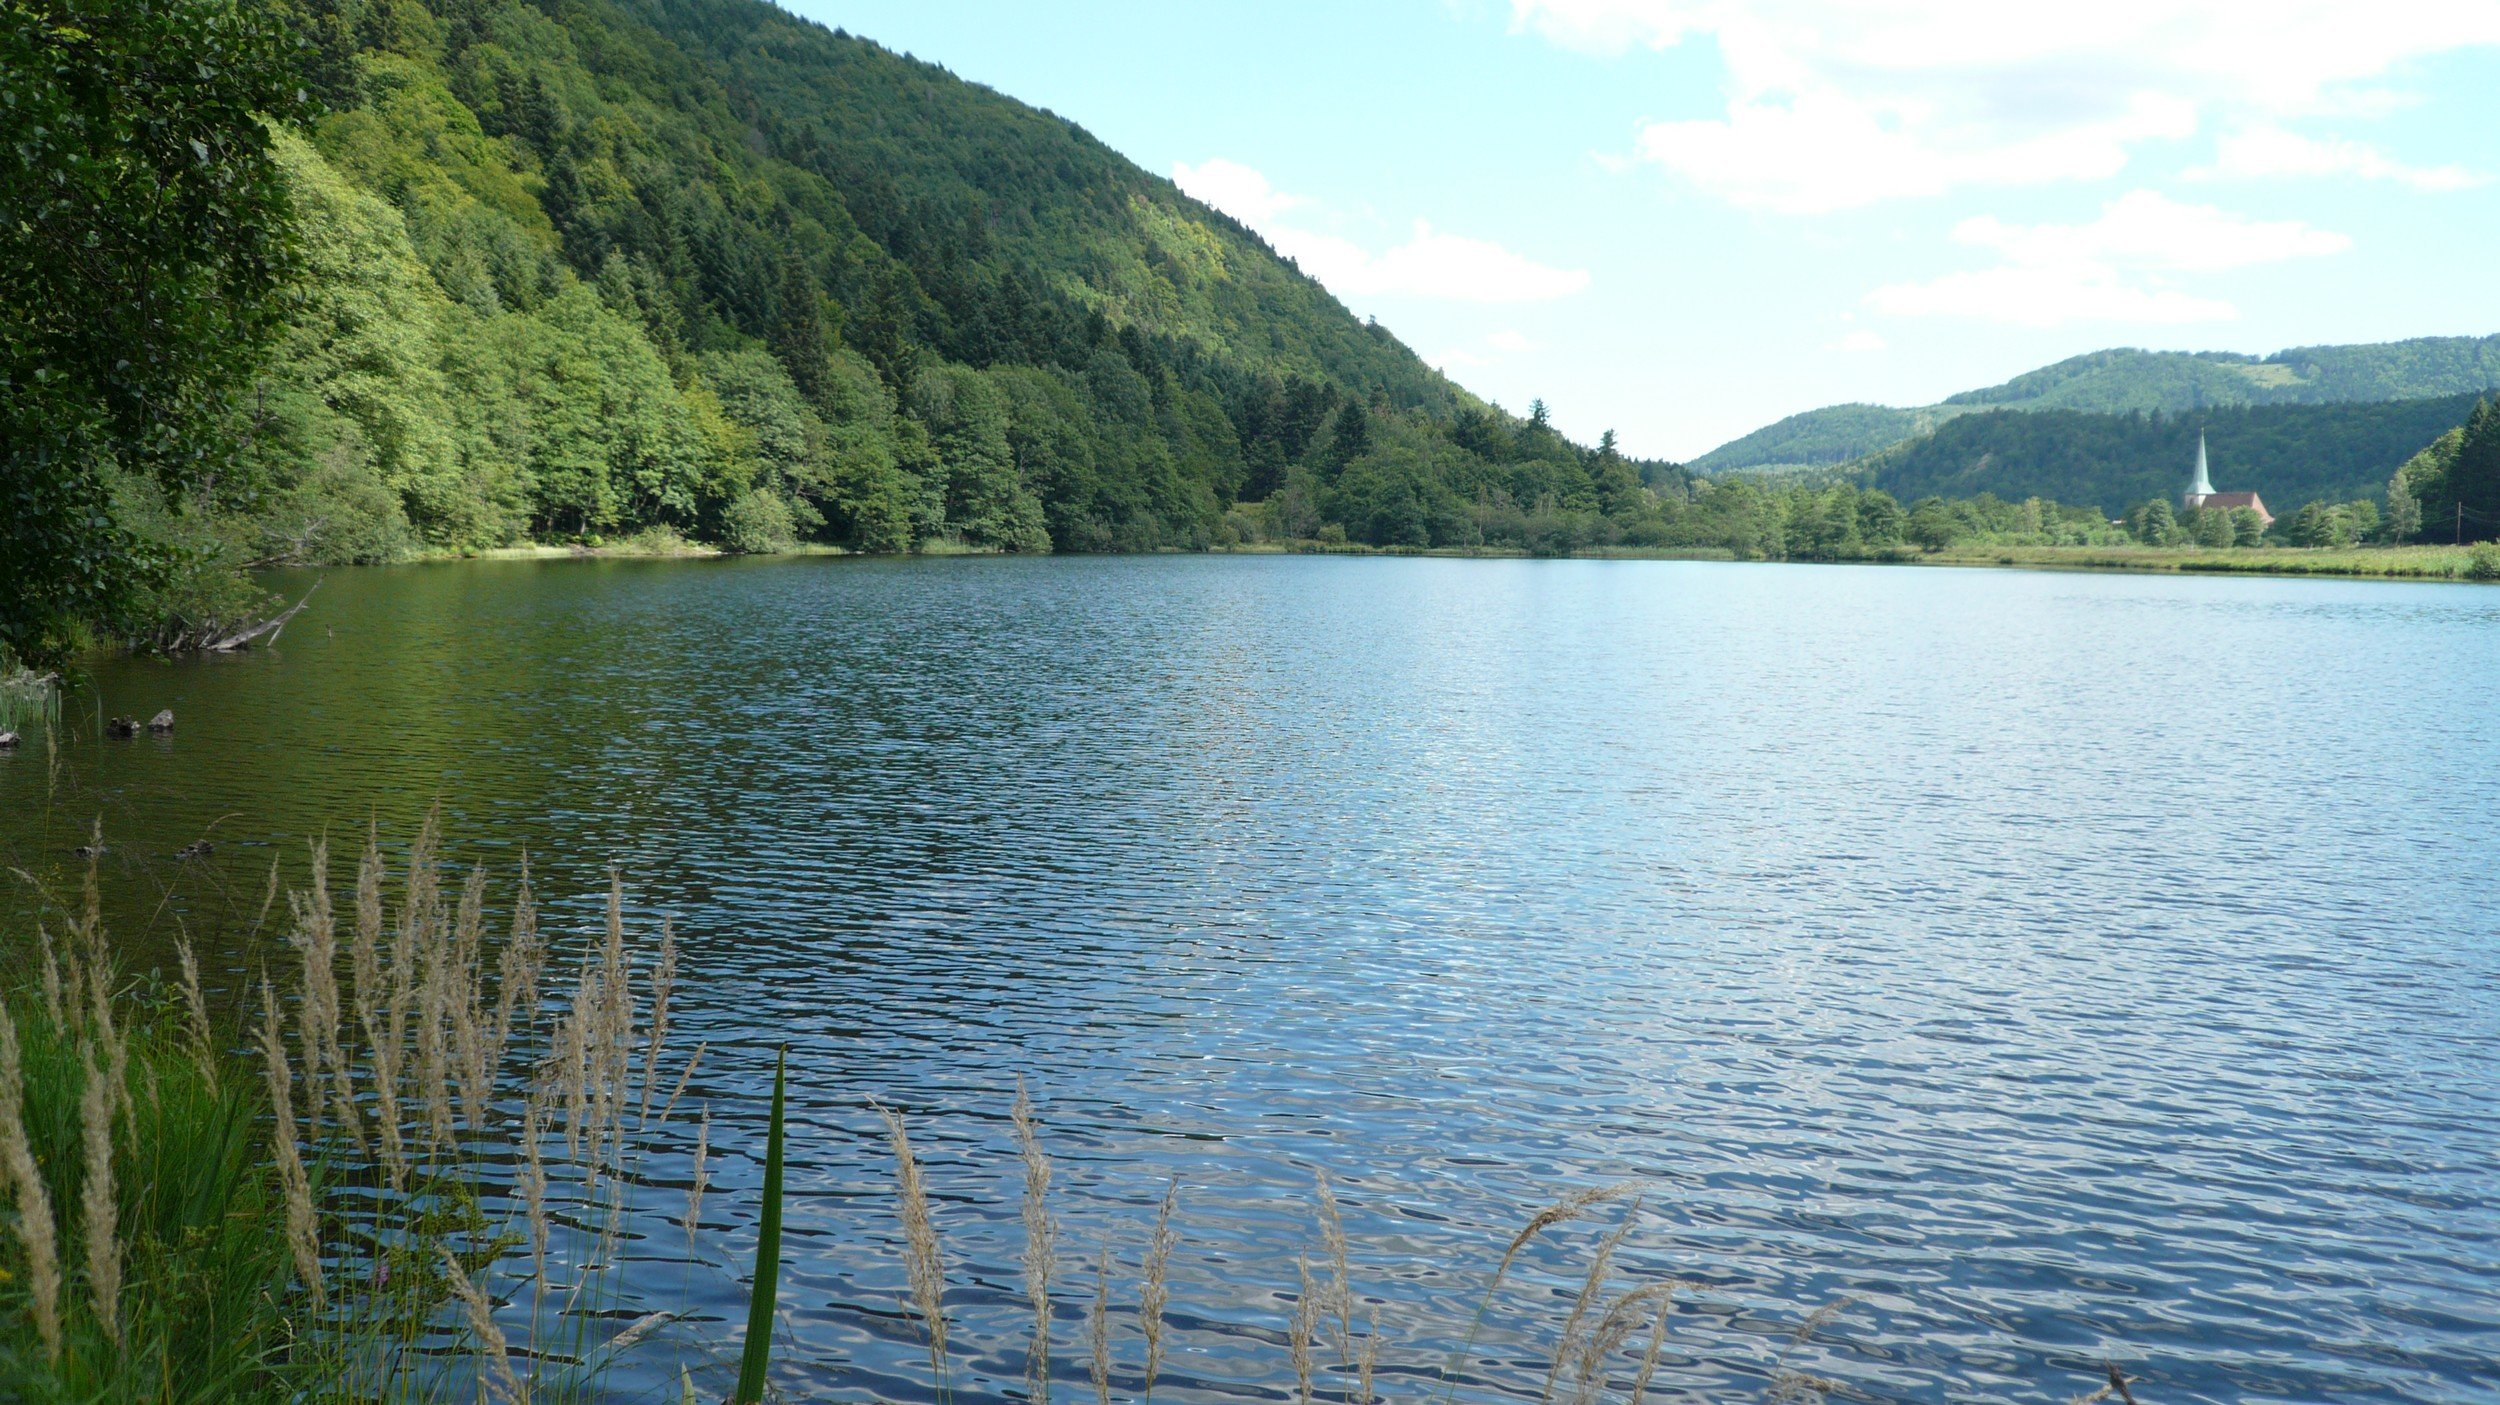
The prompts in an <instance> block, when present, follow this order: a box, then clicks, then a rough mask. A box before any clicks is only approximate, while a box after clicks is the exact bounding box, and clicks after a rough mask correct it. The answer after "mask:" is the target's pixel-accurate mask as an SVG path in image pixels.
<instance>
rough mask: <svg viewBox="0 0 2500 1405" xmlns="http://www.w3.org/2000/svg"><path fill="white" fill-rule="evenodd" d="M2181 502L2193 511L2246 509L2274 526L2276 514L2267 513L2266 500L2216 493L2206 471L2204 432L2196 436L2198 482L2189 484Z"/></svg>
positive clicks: (2244, 494) (2246, 495) (2255, 496)
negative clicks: (2197, 509)
mask: <svg viewBox="0 0 2500 1405" xmlns="http://www.w3.org/2000/svg"><path fill="white" fill-rule="evenodd" d="M2179 500H2180V501H2181V502H2183V503H2185V504H2187V506H2188V507H2189V508H2191V509H2194V508H2199V507H2211V508H2218V509H2220V510H2222V511H2224V512H2229V511H2230V510H2231V509H2233V508H2235V507H2244V508H2247V509H2248V510H2249V511H2251V512H2254V513H2256V514H2257V520H2258V521H2259V522H2261V523H2263V524H2265V525H2266V526H2268V527H2271V526H2273V525H2274V514H2273V513H2271V512H2268V511H2266V500H2265V499H2264V498H2261V497H2259V496H2257V495H2256V494H2255V493H2217V492H2215V491H2214V480H2213V477H2212V475H2211V474H2209V473H2208V472H2207V471H2206V466H2205V436H2204V433H2203V432H2202V431H2199V432H2198V434H2197V436H2196V481H2195V482H2193V483H2190V484H2188V490H2187V491H2186V492H2185V493H2183V494H2181V495H2180V498H2179Z"/></svg>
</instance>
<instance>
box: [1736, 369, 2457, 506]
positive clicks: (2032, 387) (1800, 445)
mask: <svg viewBox="0 0 2500 1405" xmlns="http://www.w3.org/2000/svg"><path fill="white" fill-rule="evenodd" d="M2495 387H2500V336H2488V337H2417V338H2414V339H2412V340H2409V341H2398V342H2381V343H2373V344H2364V345H2353V346H2304V347H2293V348H2290V349H2288V350H2284V351H2278V352H2276V353H2274V354H2273V355H2272V356H2263V357H2260V356H2248V355H2242V354H2239V353H2235V352H2220V351H2199V352H2185V351H2144V350H2140V349H2137V348H2133V347H2117V348H2112V349H2110V350H2106V351H2094V352H2087V353H2085V354H2084V355H2081V356H2072V357H2068V358H2067V359H2066V360H2063V361H2060V362H2057V363H2056V364H2054V365H2050V366H2043V367H2041V368H2039V369H2038V370H2034V371H2027V372H2025V373H2023V374H2022V375H2019V376H2016V377H2014V378H2013V379H2012V380H2009V381H2006V382H2005V383H2004V384H2002V385H1995V386H1989V387H1986V388H1984V389H1980V390H1968V391H1963V392H1961V393H1960V394H1957V395H1950V396H1947V397H1945V399H1944V400H1943V401H1941V402H1939V403H1938V404H1934V405H1927V406H1919V407H1912V408H1899V407H1894V406H1889V405H1866V404H1849V405H1831V406H1826V407H1824V408H1822V409H1819V410H1809V411H1806V412H1805V413H1803V414H1797V415H1791V416H1789V417H1788V418H1786V419H1783V420H1780V421H1779V422H1778V423H1776V424H1771V425H1766V426H1764V427H1763V428H1761V429H1757V430H1755V431H1754V432H1753V433H1751V434H1748V435H1745V436H1743V437H1742V438H1739V439H1734V440H1730V441H1729V442H1727V443H1725V444H1722V445H1720V446H1719V447H1718V448H1715V449H1713V450H1711V451H1710V452H1709V453H1707V454H1704V455H1702V456H1701V457H1699V458H1697V459H1695V460H1693V462H1692V464H1691V465H1690V466H1691V467H1692V468H1693V469H1694V470H1695V471H1697V472H1701V473H1724V472H1729V471H1732V470H1736V469H1746V468H1791V467H1836V466H1839V465H1843V464H1848V463H1852V462H1854V461H1856V460H1859V459H1863V458H1866V457H1868V456H1869V455H1872V454H1876V453H1879V452H1882V451H1884V450H1887V449H1891V448H1893V447H1894V446H1896V445H1899V444H1902V443H1903V442H1904V441H1906V440H1912V439H1916V438H1918V437H1920V436H1922V435H1927V434H1932V433H1934V432H1935V431H1936V430H1937V429H1938V428H1940V427H1941V426H1943V425H1944V424H1946V423H1947V422H1949V421H1951V420H1954V419H1956V418H1958V417H1960V416H1962V415H1966V414H1970V413H1972V412H1974V411H1979V410H2021V411H2033V410H2076V411H2083V412H2086V413H2093V414H2105V415H2107V414H2120V415H2123V414H2130V413H2140V414H2150V413H2157V412H2158V413H2165V414H2178V413H2183V412H2189V411H2195V410H2204V409H2219V408H2223V407H2229V406H2261V405H2334V404H2356V403H2380V402H2391V401H2400V400H2429V399H2434V398H2437V397H2441V396H2451V395H2471V394H2476V393H2480V392H2482V391H2486V390H2490V389H2493V388H2495Z"/></svg>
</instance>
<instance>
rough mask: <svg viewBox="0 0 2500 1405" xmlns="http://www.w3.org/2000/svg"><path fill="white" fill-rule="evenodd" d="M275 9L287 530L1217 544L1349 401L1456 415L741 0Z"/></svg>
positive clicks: (1162, 197)
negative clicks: (292, 71) (645, 531)
mask: <svg viewBox="0 0 2500 1405" xmlns="http://www.w3.org/2000/svg"><path fill="white" fill-rule="evenodd" d="M300 4H301V6H302V9H303V15H302V27H303V29H304V30H305V32H307V33H308V34H310V35H311V36H312V37H313V38H314V41H315V49H314V59H313V74H312V77H313V80H314V82H315V84H316V85H317V86H318V87H319V88H320V89H321V90H322V96H323V97H324V98H326V100H327V102H328V104H329V106H330V108H331V111H330V112H329V113H328V114H327V115H326V116H323V117H321V118H320V119H319V120H318V121H317V122H316V123H315V124H314V125H313V127H312V129H311V130H310V131H309V133H307V136H308V137H309V140H308V141H295V140H288V141H285V142H284V143H282V158H283V162H284V165H285V167H286V170H287V173H288V177H289V182H290V185H291V187H292V188H293V191H294V193H295V195H296V199H297V205H298V212H299V215H300V217H301V221H302V224H303V227H304V230H305V234H306V244H307V247H308V250H309V252H310V256H311V263H312V272H313V275H314V276H313V278H312V280H311V286H310V289H309V292H310V297H309V299H308V302H307V305H306V308H305V310H304V312H303V314H302V315H300V316H299V317H297V318H296V319H295V325H294V328H293V332H292V334H291V335H290V337H289V338H288V340H287V342H286V344H285V346H284V347H283V348H282V352H281V356H280V358H279V363H278V365H277V367H276V369H275V371H274V373H273V374H272V375H271V377H270V381H271V385H270V387H269V390H268V393H267V394H266V396H265V399H266V400H267V401H268V402H269V403H270V404H272V405H274V406H275V407H276V408H275V410H274V412H273V413H272V414H271V415H270V416H269V417H268V418H269V421H270V422H269V423H268V425H267V426H266V427H265V429H264V431H263V432H261V433H260V434H258V435H257V436H256V440H255V442H256V445H257V448H258V451H259V456H260V460H261V463H262V467H263V470H264V473H265V476H266V477H267V478H268V479H269V480H270V481H272V482H273V483H275V484H277V485H279V487H280V489H281V491H280V493H279V495H278V497H279V500H280V502H281V507H280V509H279V510H278V511H277V512H276V514H275V516H274V519H273V524H272V527H271V535H272V537H273V539H274V540H275V541H276V543H277V547H278V550H277V553H276V554H279V555H292V556H309V557H313V558H321V557H325V556H328V557H336V556H342V555H344V556H348V557H353V558H369V557H374V556H380V555H387V554H390V552H391V551H392V550H394V549H396V548H397V547H398V546H399V545H401V544H403V543H407V542H417V543H424V544H430V545H434V546H438V547H474V546H491V545H497V544H501V543H504V542H509V541H516V540H519V539H522V538H524V537H535V538H542V539H543V538H549V537H580V536H595V535H599V534H603V533H611V534H612V533H618V532H626V531H632V530H637V529H641V528H646V527H652V526H666V527H671V528H674V529H677V530H679V531H681V532H684V533H687V534H690V535H697V536H704V537H712V538H718V539H731V538H738V537H741V536H746V537H758V536H760V537H762V538H766V539H769V538H775V537H786V536H789V535H794V534H795V535H807V536H816V537H821V538H823V539H825V540H829V541H835V542H840V543H844V544H849V545H855V546H863V547H868V548H871V549H879V550H897V549H903V548H906V547H912V546H917V545H922V544H927V543H933V542H941V541H943V542H951V543H958V544H962V545H969V546H976V547H992V548H1005V549H1014V550H1034V549H1046V548H1049V547H1053V546H1056V547H1058V548H1061V549H1068V548H1106V547H1115V546H1117V547H1143V546H1155V545H1162V544H1182V543H1190V542H1203V541H1206V540H1208V539H1209V538H1210V537H1211V536H1212V535H1214V534H1215V533H1216V532H1217V531H1218V529H1219V526H1220V522H1221V517H1222V514H1223V512H1224V510H1225V509H1226V507H1227V506H1229V505H1230V504H1233V503H1235V502H1241V501H1257V500H1261V499H1264V498H1265V497H1267V496H1268V495H1269V494H1271V493H1273V492H1275V491H1277V490H1278V489H1280V488H1282V487H1283V486H1284V485H1285V482H1286V479H1287V478H1288V476H1289V474H1290V472H1291V470H1292V469H1293V468H1295V467H1296V466H1298V465H1300V464H1301V463H1302V462H1303V461H1304V460H1305V459H1306V457H1307V456H1308V455H1309V453H1310V452H1311V450H1312V448H1313V446H1314V445H1315V444H1319V443H1322V442H1323V441H1324V440H1325V438H1326V436H1325V435H1324V434H1323V430H1324V429H1326V427H1327V426H1328V424H1329V423H1330V421H1331V417H1332V416H1334V415H1336V414H1337V413H1338V412H1339V411H1340V409H1341V407H1343V406H1345V405H1348V404H1352V405H1356V406H1358V407H1361V409H1362V411H1363V412H1364V413H1372V412H1378V413H1382V414H1387V415H1392V416H1396V415H1409V416H1414V417H1417V418H1418V419H1419V420H1420V421H1425V422H1430V423H1434V424H1441V425H1448V424H1451V423H1454V421H1455V417H1456V416H1457V415H1458V413H1459V412H1460V411H1462V410H1467V411H1470V412H1472V413H1474V414H1476V415H1478V416H1480V417H1481V416H1483V414H1484V411H1483V408H1482V407H1481V406H1479V405H1477V404H1476V403H1475V402H1474V401H1473V400H1472V399H1471V397H1468V396H1467V395H1465V394H1464V393H1463V392H1461V391H1459V390H1458V389H1457V388H1456V387H1455V386H1453V385H1452V384H1450V383H1449V382H1448V381H1446V380H1445V379H1443V378H1442V377H1441V376H1440V375H1439V374H1438V373H1436V372H1434V371H1433V370H1431V369H1430V368H1429V367H1427V366H1425V365H1424V364H1423V363H1422V362H1421V361H1420V360H1418V359H1417V358H1416V357H1415V356H1414V355H1413V354H1412V353H1411V352H1410V351H1409V350H1408V349H1407V348H1406V347H1405V346H1404V345H1402V344H1401V343H1399V342H1398V341H1397V340H1396V339H1395V338H1394V337H1392V336H1390V335H1389V334H1388V333H1387V332H1385V331H1383V330H1381V329H1380V328H1379V327H1377V326H1374V325H1366V324H1364V323H1362V322H1359V321H1357V320H1356V319H1355V318H1354V317H1353V316H1352V315H1351V314H1349V313H1348V312H1347V311H1346V310H1345V309H1344V307H1342V306H1341V305H1340V304H1338V303H1337V301H1336V300H1335V299H1334V298H1332V297H1331V296H1329V294H1328V293H1327V292H1326V291H1325V290H1324V289H1322V288H1321V287H1320V286H1319V285H1318V284H1316V283H1314V282H1313V281H1311V280H1310V279H1308V278H1306V277H1304V276H1303V275H1302V274H1301V273H1300V272H1299V271H1298V270H1296V269H1295V268H1293V267H1292V266H1291V265H1289V264H1287V263H1286V262H1284V261H1283V260H1281V259H1279V258H1278V257H1276V256H1275V254H1274V253H1273V252H1272V251H1271V250H1269V249H1268V248H1267V247H1266V246H1265V245H1264V244H1263V243H1261V242H1260V241H1259V240H1258V239H1257V238H1256V237H1255V236H1253V235H1251V234H1250V233H1249V232H1248V231H1247V230H1245V229H1244V228H1242V227H1241V226H1240V225H1238V224H1237V223H1235V222H1234V221H1232V220H1230V219H1227V218H1225V217H1224V216H1222V215H1219V214H1217V213H1215V212H1214V211H1212V210H1209V209H1208V208H1206V207H1205V206H1203V205H1200V204H1198V203H1197V202H1195V201H1193V200H1191V199H1189V198H1188V197H1186V196H1184V195H1182V194H1181V193H1180V192H1179V191H1178V190H1177V189H1176V188H1175V187H1174V186H1172V185H1171V183H1170V182H1168V181H1165V180H1163V179H1161V178H1158V177H1155V176H1152V175H1149V174H1147V173H1146V172H1144V171H1141V170H1139V169H1138V168H1136V167H1135V166H1133V165H1131V164H1130V163H1128V162H1127V161H1125V160H1123V159H1122V158H1121V157H1119V156H1118V155H1117V154H1116V153H1114V152H1112V151H1110V150H1109V149H1108V148H1106V147H1104V146H1103V145H1102V144H1101V143H1100V142H1098V141H1095V140H1094V139H1093V138H1092V137H1090V136H1088V135H1087V134H1086V133H1085V132H1084V131H1082V130H1081V129H1079V128H1078V127H1076V126H1075V125H1073V124H1071V123H1069V122H1066V121H1064V120H1061V119H1059V118H1057V117H1053V116H1051V115H1050V114H1048V113H1044V112H1039V111H1036V110H1034V109H1032V108H1029V107H1026V106H1024V105H1022V104H1019V103H1016V102H1014V101H1012V100H1011V99H1008V98H1005V97H1002V96H1000V95H999V94H997V93H994V92H991V91H989V90H988V89H985V88H981V87H978V86H975V85H972V84H969V83H965V82H962V81H960V80H957V79H955V78H953V77H951V76H950V75H948V74H947V73H946V72H945V71H944V70H942V69H939V68H936V67H934V66H932V65H929V64H925V63H920V62H916V61H914V60H911V59H908V58H905V57H902V56H899V55H896V54H894V53H891V52H889V51H887V50H885V49H883V48H880V47H879V46H877V45H876V44H873V43H871V42H869V41H867V40H863V39H858V38H853V37H850V36H847V35H843V34H840V33H837V32H834V31H829V30H826V29H824V28H822V27H821V26H817V25H814V24H811V23H808V22H805V21H802V20H798V19H795V18H793V17H791V16H789V15H787V14H785V13H783V12H781V11H779V10H777V9H774V8H773V7H771V6H769V5H765V4H761V3H756V0H669V2H668V3H658V2H657V0H615V3H610V0H561V3H554V4H548V5H543V6H542V5H536V4H523V3H517V2H516V0H437V4H436V7H435V8H434V9H431V10H429V9H427V8H425V7H423V6H421V5H419V4H417V3H415V0H300ZM1444 438H1446V436H1444ZM1544 450H1545V451H1547V452H1555V453H1562V454H1563V456H1565V457H1570V455H1569V453H1568V446H1563V445H1560V444H1559V443H1558V442H1557V443H1556V444H1553V445H1547V446H1544ZM307 466H310V471H307ZM299 500H300V501H299ZM288 504H292V505H291V506H290V505H288ZM343 505H345V506H348V507H352V508H354V509H356V510H342V507H343Z"/></svg>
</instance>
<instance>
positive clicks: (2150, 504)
mask: <svg viewBox="0 0 2500 1405" xmlns="http://www.w3.org/2000/svg"><path fill="white" fill-rule="evenodd" d="M2127 531H2128V532H2129V534H2130V535H2132V536H2134V538H2135V539H2136V540H2137V541H2139V542H2142V543H2144V544H2145V545H2146V546H2175V545H2177V544H2178V543H2179V542H2180V541H2181V540H2183V539H2184V537H2185V534H2184V533H2182V532H2181V531H2180V530H2179V519H2178V516H2177V514H2175V513H2173V512H2172V511H2171V510H2170V500H2169V499H2168V498H2152V499H2150V500H2148V501H2145V502H2141V503H2138V504H2136V505H2135V506H2134V507H2132V508H2129V509H2128V510H2127Z"/></svg>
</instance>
